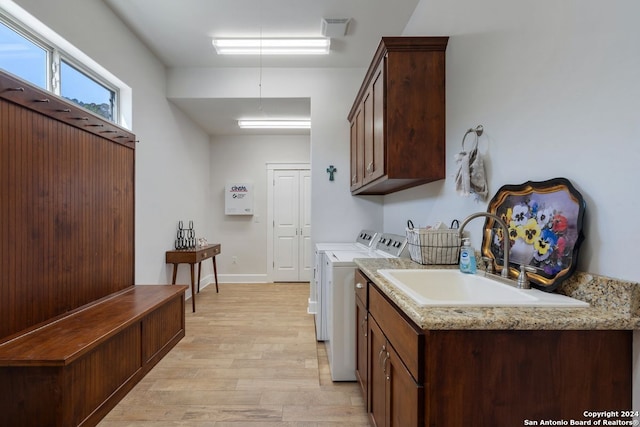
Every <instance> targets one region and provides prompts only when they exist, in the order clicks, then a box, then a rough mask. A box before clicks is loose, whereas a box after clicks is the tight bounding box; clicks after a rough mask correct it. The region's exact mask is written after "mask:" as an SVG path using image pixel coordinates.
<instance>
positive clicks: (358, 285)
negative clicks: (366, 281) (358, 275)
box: [356, 282, 364, 289]
mask: <svg viewBox="0 0 640 427" xmlns="http://www.w3.org/2000/svg"><path fill="white" fill-rule="evenodd" d="M356 288H358V289H362V288H364V285H363V284H362V283H360V282H358V283H356Z"/></svg>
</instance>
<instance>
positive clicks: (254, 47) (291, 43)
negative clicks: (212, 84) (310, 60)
mask: <svg viewBox="0 0 640 427" xmlns="http://www.w3.org/2000/svg"><path fill="white" fill-rule="evenodd" d="M212 43H213V46H214V47H215V48H216V52H218V54H219V55H326V54H328V53H329V48H330V47H331V39H329V38H301V39H291V38H281V39H260V38H257V39H247V38H242V39H227V38H222V39H213V40H212Z"/></svg>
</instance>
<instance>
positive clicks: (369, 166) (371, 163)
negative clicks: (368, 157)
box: [367, 160, 373, 173]
mask: <svg viewBox="0 0 640 427" xmlns="http://www.w3.org/2000/svg"><path fill="white" fill-rule="evenodd" d="M372 170H373V160H372V161H370V162H369V164H368V165H367V172H369V173H371V171H372Z"/></svg>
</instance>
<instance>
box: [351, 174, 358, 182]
mask: <svg viewBox="0 0 640 427" xmlns="http://www.w3.org/2000/svg"><path fill="white" fill-rule="evenodd" d="M357 180H358V177H357V175H353V177H352V178H351V183H352V184H355V183H356V181H357Z"/></svg>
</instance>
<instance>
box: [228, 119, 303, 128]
mask: <svg viewBox="0 0 640 427" xmlns="http://www.w3.org/2000/svg"><path fill="white" fill-rule="evenodd" d="M238 126H239V127H241V128H242V129H311V120H310V119H303V120H282V119H277V120H273V119H255V120H253V119H241V120H238Z"/></svg>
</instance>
